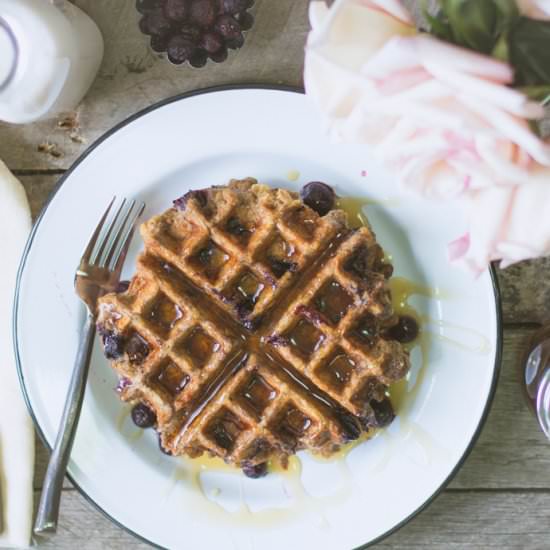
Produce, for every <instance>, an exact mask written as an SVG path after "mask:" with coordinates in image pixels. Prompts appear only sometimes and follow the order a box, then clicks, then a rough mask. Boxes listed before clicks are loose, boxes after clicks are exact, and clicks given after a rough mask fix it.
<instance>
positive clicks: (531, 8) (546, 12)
mask: <svg viewBox="0 0 550 550" xmlns="http://www.w3.org/2000/svg"><path fill="white" fill-rule="evenodd" d="M517 5H518V7H519V10H520V11H521V13H523V14H524V15H526V16H527V17H531V18H532V19H550V0H517Z"/></svg>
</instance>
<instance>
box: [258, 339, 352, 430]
mask: <svg viewBox="0 0 550 550" xmlns="http://www.w3.org/2000/svg"><path fill="white" fill-rule="evenodd" d="M263 355H264V357H265V358H267V359H269V361H270V363H271V368H277V369H281V370H282V371H283V372H284V373H285V374H286V375H287V377H288V378H290V379H292V380H293V381H294V383H296V384H297V385H298V386H300V387H301V388H302V389H304V390H306V392H307V393H308V395H310V397H312V398H313V399H315V400H316V401H317V402H318V403H319V404H321V405H322V406H323V407H325V408H328V409H329V410H330V412H331V414H332V416H333V417H334V419H335V420H336V421H337V422H338V423H339V424H340V426H341V427H342V429H343V431H344V432H345V434H346V437H347V438H348V440H349V441H351V440H356V439H357V438H358V437H360V435H361V427H360V425H359V421H358V420H357V418H356V417H355V416H354V415H353V414H352V413H350V412H349V411H347V410H346V409H345V408H344V407H342V405H340V404H339V403H338V402H337V401H336V400H335V399H333V398H332V397H330V395H328V394H326V393H325V392H324V391H322V390H320V389H319V388H318V387H317V386H316V385H315V384H314V383H313V382H311V381H310V380H309V378H307V377H305V376H303V375H302V374H301V373H300V372H299V371H298V370H297V369H295V368H294V367H292V366H291V365H290V364H288V363H287V362H286V361H284V360H283V358H282V357H281V356H280V355H279V354H278V353H277V352H276V351H275V350H270V351H269V352H265V351H264V352H263Z"/></svg>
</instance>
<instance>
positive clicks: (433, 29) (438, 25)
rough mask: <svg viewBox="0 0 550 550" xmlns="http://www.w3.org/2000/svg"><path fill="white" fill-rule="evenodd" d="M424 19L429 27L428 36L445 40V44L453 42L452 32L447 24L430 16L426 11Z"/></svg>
mask: <svg viewBox="0 0 550 550" xmlns="http://www.w3.org/2000/svg"><path fill="white" fill-rule="evenodd" d="M424 17H425V18H426V21H427V22H428V23H429V25H430V34H433V35H434V36H436V37H437V38H440V39H441V40H445V42H454V37H453V30H452V29H451V26H450V25H449V23H447V22H446V21H443V20H442V19H439V18H437V17H434V16H433V15H430V14H429V13H428V12H427V11H425V12H424Z"/></svg>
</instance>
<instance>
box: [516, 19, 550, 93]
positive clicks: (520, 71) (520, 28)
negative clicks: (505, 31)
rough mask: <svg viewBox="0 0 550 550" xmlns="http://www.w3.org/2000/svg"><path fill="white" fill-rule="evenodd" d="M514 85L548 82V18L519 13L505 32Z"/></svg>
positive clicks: (549, 35) (549, 72) (536, 84)
mask: <svg viewBox="0 0 550 550" xmlns="http://www.w3.org/2000/svg"><path fill="white" fill-rule="evenodd" d="M509 48H510V62H511V64H512V66H513V67H514V69H515V71H516V77H515V82H514V84H515V85H516V86H540V85H545V84H550V22H549V21H539V20H535V19H528V18H527V17H520V18H519V19H518V21H517V23H516V24H515V25H514V27H513V28H512V29H511V31H510V35H509Z"/></svg>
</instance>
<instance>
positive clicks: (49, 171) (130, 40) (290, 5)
mask: <svg viewBox="0 0 550 550" xmlns="http://www.w3.org/2000/svg"><path fill="white" fill-rule="evenodd" d="M76 3H77V4H78V5H80V6H81V7H83V8H84V9H85V10H86V11H87V12H88V13H89V14H90V15H91V16H92V17H93V18H94V19H95V20H96V21H97V23H98V24H99V26H100V28H101V30H102V32H103V34H104V37H105V41H106V53H105V60H104V62H103V65H102V67H101V70H100V73H99V76H98V78H97V80H96V82H95V84H94V86H93V87H92V89H91V91H90V93H89V94H88V96H87V97H86V99H85V101H84V102H83V104H82V105H81V107H80V108H79V110H78V117H79V123H80V129H79V130H78V132H77V134H78V135H76V136H75V135H74V133H73V135H71V132H70V131H68V130H67V129H63V128H61V127H59V124H58V120H53V121H46V122H40V123H36V124H31V125H28V126H25V127H18V126H8V125H5V124H1V123H0V158H2V159H3V160H4V161H5V162H6V163H7V164H8V166H9V167H10V168H11V169H12V170H13V171H14V172H15V174H16V175H18V176H19V177H20V179H21V181H22V182H23V184H24V186H25V188H26V190H27V192H28V195H29V198H30V202H31V207H32V210H33V214H34V215H36V214H37V213H38V212H39V211H40V208H41V207H42V205H43V204H44V201H45V200H46V199H47V198H48V195H49V194H50V192H51V190H52V189H53V188H54V186H55V184H56V181H57V180H58V178H59V177H60V175H61V174H63V172H64V171H65V170H66V169H67V168H68V167H70V166H71V164H72V163H73V162H74V160H75V159H76V158H77V157H78V156H79V155H80V154H81V153H82V152H83V151H84V150H85V149H86V147H87V146H88V145H89V144H91V143H93V141H94V140H95V139H96V138H98V137H99V136H101V135H102V134H103V133H104V132H105V131H106V130H108V129H110V128H111V127H112V126H114V125H115V124H116V123H118V122H120V121H121V120H123V119H125V118H126V117H128V116H129V115H131V114H133V113H135V112H136V111H138V110H140V109H142V108H144V107H147V106H149V105H151V104H153V103H155V102H157V101H159V100H161V99H164V98H167V97H170V96H172V95H175V94H178V93H181V92H184V91H187V90H193V89H196V88H201V87H205V86H210V85H215V84H227V83H242V82H262V83H268V84H288V85H293V86H299V85H300V84H301V81H302V64H303V46H304V42H305V38H306V34H307V31H308V22H307V4H308V2H307V0H257V2H256V13H255V15H256V23H255V26H254V28H253V29H252V30H251V31H250V32H249V34H248V37H247V41H246V44H245V46H244V47H243V48H242V50H241V51H239V52H238V53H237V54H236V55H232V56H231V57H230V59H229V60H228V61H227V62H225V63H223V64H220V65H208V66H207V67H206V68H204V69H200V70H196V69H191V68H186V67H183V68H174V67H172V66H170V65H169V64H168V63H166V62H165V61H164V60H161V59H158V58H157V57H155V55H153V54H152V53H150V52H149V50H148V48H147V44H146V40H145V37H143V36H142V35H140V33H139V32H138V29H137V21H138V15H137V13H136V11H135V9H134V7H133V4H134V2H133V0H77V2H76ZM45 144H47V145H49V146H50V147H49V149H50V152H45V151H40V150H39V149H44V147H43V145H45ZM41 146H42V147H41ZM46 149H48V147H46ZM549 273H550V259H542V260H538V261H533V262H524V263H522V264H520V265H517V266H514V267H511V268H509V269H507V270H505V271H500V272H499V273H498V277H499V281H500V285H501V289H502V299H503V304H502V306H503V315H504V359H503V365H502V374H501V377H500V381H499V384H498V390H497V394H496V398H495V401H494V404H493V407H492V411H491V413H490V416H489V419H488V421H487V423H486V425H485V427H484V429H483V433H482V434H481V437H480V438H479V440H478V442H477V444H476V446H475V448H474V450H473V452H472V453H471V455H470V457H469V458H468V459H467V461H466V463H465V464H464V466H463V467H462V469H461V470H460V472H459V473H458V475H457V476H456V478H455V479H454V480H453V481H452V483H451V484H450V485H449V486H448V488H447V489H445V491H444V492H443V493H442V494H441V495H440V496H439V497H438V498H437V499H436V500H435V501H434V502H433V503H432V504H431V505H430V506H429V507H428V508H427V509H426V510H425V511H424V512H422V513H421V514H420V515H419V516H417V517H416V518H415V519H414V520H413V521H411V522H410V523H409V524H408V525H406V526H405V527H404V528H402V529H401V530H400V531H398V532H397V533H395V534H394V535H392V536H390V537H389V538H387V539H386V540H384V541H383V542H382V543H380V544H379V545H378V546H379V547H381V548H411V547H418V548H461V549H462V548H541V549H542V548H545V549H548V548H550V444H549V443H548V441H546V440H545V438H544V437H543V435H542V433H541V432H540V430H539V429H538V427H537V424H536V421H535V419H534V417H533V415H532V414H531V412H530V411H529V410H528V408H527V406H526V404H525V402H524V400H523V396H522V391H521V386H520V383H519V370H518V365H519V360H520V357H521V355H522V353H523V352H524V350H525V345H526V342H527V340H528V338H529V336H530V335H531V334H532V333H533V331H535V330H536V329H537V327H539V326H540V324H541V323H542V322H544V321H545V320H547V319H548V317H549V316H550V277H548V275H547V274H549ZM37 446H38V453H37V455H38V456H37V466H36V480H35V484H36V485H35V487H36V497H37V498H38V495H39V493H40V488H41V484H42V479H43V475H44V470H45V463H46V461H47V452H46V451H45V449H44V448H43V447H42V445H41V444H40V443H37ZM41 546H44V547H45V548H57V549H71V550H73V549H75V548H78V549H79V550H84V549H96V548H108V549H112V550H115V549H119V548H120V549H122V548H146V547H148V546H147V545H144V544H143V543H140V542H139V541H137V540H136V539H134V538H133V537H132V536H131V535H129V534H127V533H125V532H124V531H123V530H121V529H120V528H118V527H116V526H115V525H113V524H111V523H110V522H109V521H108V520H107V519H105V518H104V517H103V516H102V515H101V514H100V513H99V512H98V511H96V510H95V509H94V508H93V507H92V506H91V505H90V504H88V503H87V502H86V501H85V500H84V498H83V497H82V496H81V495H80V494H79V493H78V492H77V491H76V490H75V489H74V488H73V487H71V485H70V483H69V482H66V488H65V491H64V494H63V502H62V508H61V520H60V529H59V533H58V535H57V537H56V538H55V539H54V540H52V541H50V542H47V543H42V544H41ZM193 550H195V549H193Z"/></svg>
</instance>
